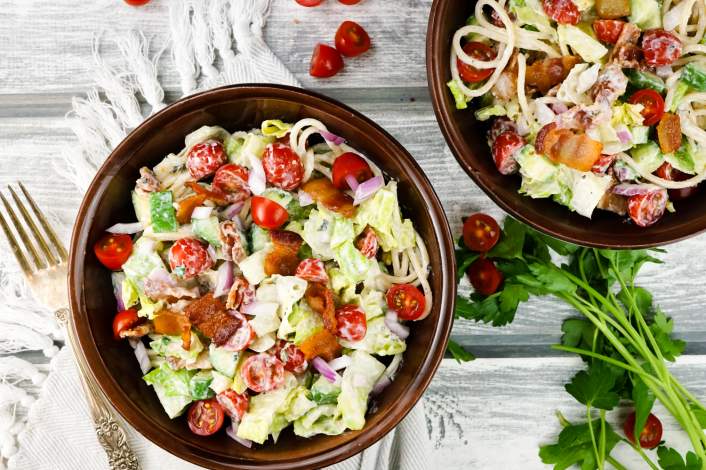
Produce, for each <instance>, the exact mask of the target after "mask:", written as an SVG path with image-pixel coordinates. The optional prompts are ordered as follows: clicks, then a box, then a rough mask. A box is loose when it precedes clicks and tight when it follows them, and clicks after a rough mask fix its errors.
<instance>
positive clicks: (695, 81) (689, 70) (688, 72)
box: [680, 62, 706, 91]
mask: <svg viewBox="0 0 706 470" xmlns="http://www.w3.org/2000/svg"><path fill="white" fill-rule="evenodd" d="M680 80H681V81H682V82H684V83H686V84H687V85H689V86H690V87H691V88H694V89H695V90H698V91H706V69H705V68H704V67H703V66H701V65H699V64H697V63H696V62H689V63H688V64H686V66H684V68H683V69H682V71H681V77H680Z"/></svg>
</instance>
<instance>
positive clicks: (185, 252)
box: [169, 238, 215, 279]
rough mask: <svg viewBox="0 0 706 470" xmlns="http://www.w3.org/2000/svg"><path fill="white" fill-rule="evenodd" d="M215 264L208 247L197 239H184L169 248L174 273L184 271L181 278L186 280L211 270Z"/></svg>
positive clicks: (170, 264) (170, 262) (170, 263)
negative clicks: (177, 270) (179, 270)
mask: <svg viewBox="0 0 706 470" xmlns="http://www.w3.org/2000/svg"><path fill="white" fill-rule="evenodd" d="M214 263H215V260H214V259H213V258H211V255H210V254H209V253H208V250H207V249H206V246H205V245H204V244H203V243H201V242H200V241H198V240H197V239H195V238H182V239H180V240H177V241H176V242H174V244H173V245H172V247H171V248H169V266H170V267H171V268H172V272H173V271H174V270H175V269H182V270H183V273H182V274H181V277H183V278H184V279H191V278H192V277H196V276H197V275H199V274H201V273H202V272H204V271H206V270H208V269H211V267H212V266H213V264H214Z"/></svg>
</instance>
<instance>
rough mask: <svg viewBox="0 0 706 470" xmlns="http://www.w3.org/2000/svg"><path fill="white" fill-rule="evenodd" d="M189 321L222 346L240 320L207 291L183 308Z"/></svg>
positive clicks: (238, 326) (239, 323)
mask: <svg viewBox="0 0 706 470" xmlns="http://www.w3.org/2000/svg"><path fill="white" fill-rule="evenodd" d="M184 313H185V314H186V315H187V317H188V318H189V320H190V321H191V323H192V324H193V325H194V326H195V327H196V328H198V329H199V331H201V333H203V334H204V335H205V336H207V337H208V338H210V339H211V340H212V341H213V342H214V343H215V344H216V345H217V346H222V345H224V344H225V343H226V342H228V339H229V338H230V337H231V336H232V335H233V334H235V332H236V331H238V328H240V326H241V323H242V322H241V321H240V320H239V319H238V318H237V317H236V316H234V315H231V314H230V313H228V310H226V306H225V305H223V302H221V301H220V300H219V299H216V298H215V297H213V294H211V293H208V294H206V295H204V296H203V297H201V298H200V299H197V300H194V301H193V302H191V303H190V304H189V305H188V306H187V307H186V308H185V309H184Z"/></svg>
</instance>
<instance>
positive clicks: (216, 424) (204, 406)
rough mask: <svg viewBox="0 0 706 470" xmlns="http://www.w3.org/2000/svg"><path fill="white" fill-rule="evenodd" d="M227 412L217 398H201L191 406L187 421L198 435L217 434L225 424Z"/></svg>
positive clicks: (192, 430)
mask: <svg viewBox="0 0 706 470" xmlns="http://www.w3.org/2000/svg"><path fill="white" fill-rule="evenodd" d="M224 417H225V413H224V412H223V407H222V406H221V405H220V404H219V403H218V401H217V400H216V399H215V398H209V399H208V400H199V401H197V402H194V404H193V405H191V408H189V415H188V418H187V421H188V423H189V429H191V432H193V433H194V434H196V435H198V436H210V435H212V434H215V433H216V432H217V431H218V430H219V429H221V427H222V426H223V418H224Z"/></svg>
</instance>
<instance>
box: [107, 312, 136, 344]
mask: <svg viewBox="0 0 706 470" xmlns="http://www.w3.org/2000/svg"><path fill="white" fill-rule="evenodd" d="M138 321H139V318H138V316H137V310H134V309H129V310H123V311H122V312H120V313H118V314H117V315H115V317H114V318H113V337H114V338H115V339H120V333H122V332H123V331H125V330H129V329H130V328H132V327H133V326H135V324H137V322H138Z"/></svg>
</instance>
